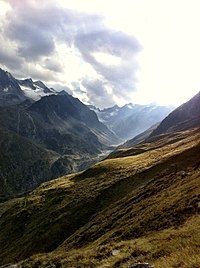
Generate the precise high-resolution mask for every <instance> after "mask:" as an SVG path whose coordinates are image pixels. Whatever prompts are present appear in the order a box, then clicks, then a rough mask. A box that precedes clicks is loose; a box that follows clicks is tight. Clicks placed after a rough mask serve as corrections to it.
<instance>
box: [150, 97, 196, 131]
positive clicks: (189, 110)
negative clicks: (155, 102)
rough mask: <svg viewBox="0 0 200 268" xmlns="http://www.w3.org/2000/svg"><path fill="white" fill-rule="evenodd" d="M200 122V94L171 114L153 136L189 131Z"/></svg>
mask: <svg viewBox="0 0 200 268" xmlns="http://www.w3.org/2000/svg"><path fill="white" fill-rule="evenodd" d="M199 122H200V92H199V93H198V94H197V95H195V96H194V97H193V98H192V99H191V100H189V101H188V102H186V103H184V104H182V105H181V106H179V107H178V108H177V109H175V110H174V111H173V112H171V113H170V114H169V115H168V116H167V117H166V118H165V119H164V120H163V121H162V122H161V124H160V125H159V126H158V128H157V129H155V130H154V131H153V132H152V134H151V136H156V135H159V134H162V133H166V132H173V131H179V130H185V129H189V128H191V127H195V126H198V125H199Z"/></svg>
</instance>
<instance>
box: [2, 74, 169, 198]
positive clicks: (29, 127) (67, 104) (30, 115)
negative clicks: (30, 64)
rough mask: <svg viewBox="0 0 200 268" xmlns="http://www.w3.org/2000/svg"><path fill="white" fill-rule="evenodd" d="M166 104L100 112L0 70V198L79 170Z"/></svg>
mask: <svg viewBox="0 0 200 268" xmlns="http://www.w3.org/2000/svg"><path fill="white" fill-rule="evenodd" d="M170 109H171V108H170V107H161V106H155V105H149V106H145V105H133V104H127V105H125V106H123V107H121V108H120V107H118V106H117V105H115V106H114V107H111V108H107V109H104V110H100V109H98V108H95V107H94V106H89V107H87V106H86V105H85V104H83V103H82V102H81V101H80V100H79V99H77V98H74V97H73V96H71V95H70V94H68V93H67V92H66V91H61V92H58V91H56V90H55V89H53V88H48V87H47V86H46V85H45V84H44V83H43V82H42V81H33V80H32V79H31V78H28V79H23V80H19V79H16V78H14V77H13V76H12V75H11V74H10V73H9V72H7V71H4V70H2V69H0V121H1V126H0V135H1V142H0V150H1V152H2V153H1V156H0V157H1V163H0V171H1V172H0V186H1V187H0V200H6V199H8V198H10V197H13V196H18V195H24V194H25V193H27V192H29V191H31V190H32V189H34V188H35V187H36V186H38V185H39V184H40V183H41V182H44V181H46V180H50V179H53V178H56V177H58V176H62V175H65V174H69V173H73V172H76V171H80V170H83V169H85V168H87V167H89V166H90V165H92V164H94V163H95V162H97V161H99V160H100V159H101V158H103V157H104V155H105V153H107V152H109V151H110V150H112V149H114V147H116V146H117V145H119V144H120V143H122V142H123V141H124V140H125V139H127V138H129V137H133V136H135V135H136V134H138V133H139V132H141V131H143V130H145V129H146V128H148V127H150V126H151V124H153V123H155V122H158V121H160V120H161V119H162V118H163V117H164V116H165V115H167V114H168V113H169V111H170Z"/></svg>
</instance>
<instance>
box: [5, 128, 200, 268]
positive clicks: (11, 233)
mask: <svg viewBox="0 0 200 268" xmlns="http://www.w3.org/2000/svg"><path fill="white" fill-rule="evenodd" d="M138 148H139V147H137V148H136V149H129V150H123V155H114V156H113V157H118V158H111V159H107V160H105V161H102V162H100V163H99V164H96V165H95V166H94V167H92V168H90V169H88V170H86V171H84V172H82V173H79V174H75V175H71V176H67V177H62V178H60V179H57V180H54V181H51V182H48V183H44V184H42V185H41V186H40V187H39V188H37V189H36V190H35V191H33V192H32V193H31V194H30V195H29V197H27V198H21V199H16V200H14V201H12V203H5V204H4V205H2V206H1V207H0V211H2V213H3V212H4V213H3V214H2V217H1V218H0V226H3V228H1V229H0V248H1V251H0V260H1V261H2V263H7V262H16V261H19V260H23V259H25V258H27V257H30V256H31V255H33V254H37V253H43V254H40V255H35V256H32V257H31V258H29V259H27V260H25V261H23V265H24V267H127V265H128V264H130V263H131V262H135V261H149V262H150V263H152V264H154V265H155V267H158V268H161V267H169V268H170V267H185V268H189V267H191V268H192V267H196V268H197V267H200V257H199V256H200V248H199V245H200V236H198V235H197V234H198V233H199V232H200V229H199V228H200V227H199V226H200V225H199V223H200V219H199V214H198V213H199V211H198V202H199V200H200V195H199V193H200V179H199V176H200V160H199V151H200V134H199V129H194V130H192V131H185V132H181V133H176V134H171V135H170V136H162V137H161V139H160V140H155V141H154V142H152V143H150V144H144V145H143V146H141V145H140V148H139V149H141V150H143V151H144V152H143V153H141V151H140V152H139V154H135V150H138ZM130 150H133V154H134V155H133V156H130V154H131V153H130ZM126 155H128V156H126ZM13 223H15V224H13ZM114 249H118V250H119V252H118V254H117V255H116V256H113V255H112V254H111V252H112V250H114ZM45 252H51V253H48V254H47V253H46V254H44V253H45Z"/></svg>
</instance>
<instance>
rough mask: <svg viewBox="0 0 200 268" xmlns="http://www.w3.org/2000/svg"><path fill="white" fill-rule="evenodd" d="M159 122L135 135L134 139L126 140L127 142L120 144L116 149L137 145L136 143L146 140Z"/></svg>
mask: <svg viewBox="0 0 200 268" xmlns="http://www.w3.org/2000/svg"><path fill="white" fill-rule="evenodd" d="M158 125H159V123H157V124H155V125H153V126H151V127H150V128H148V129H147V130H145V131H144V132H142V133H140V134H138V135H137V136H135V137H134V138H133V139H131V140H128V141H126V142H125V143H123V144H121V145H119V146H118V147H117V148H116V150H119V149H123V148H130V147H133V146H135V145H136V144H139V143H141V142H144V141H145V140H146V139H147V138H148V137H149V136H150V135H151V133H152V132H153V131H154V130H155V129H156V128H157V127H158Z"/></svg>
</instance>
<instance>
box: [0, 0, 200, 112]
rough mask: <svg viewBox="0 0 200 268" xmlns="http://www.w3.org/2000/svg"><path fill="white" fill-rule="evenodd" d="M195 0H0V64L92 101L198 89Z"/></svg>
mask: <svg viewBox="0 0 200 268" xmlns="http://www.w3.org/2000/svg"><path fill="white" fill-rule="evenodd" d="M199 10H200V1H199V0H151V1H149V0H117V1H116V0H84V1H81V0H73V1H71V0H43V1H40V0H0V44H1V45H0V67H1V68H3V69H5V70H7V71H9V72H11V73H12V74H13V75H14V76H15V77H17V78H19V79H23V78H28V77H31V78H33V80H42V81H43V82H44V83H45V84H47V85H48V86H50V87H53V88H55V89H57V90H62V89H64V90H66V91H67V92H68V93H70V94H72V95H73V96H74V97H78V98H79V99H80V100H81V101H83V102H84V103H88V104H93V105H95V106H97V107H99V108H104V107H109V106H112V105H114V104H118V105H124V104H125V103H130V102H132V103H140V104H148V103H152V102H153V103H157V104H160V105H170V104H173V105H180V104H182V103H183V102H185V101H187V100H189V99H190V98H191V97H192V96H193V95H195V94H196V93H197V92H199V91H200V75H199V72H200V31H199V26H200V16H199Z"/></svg>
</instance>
